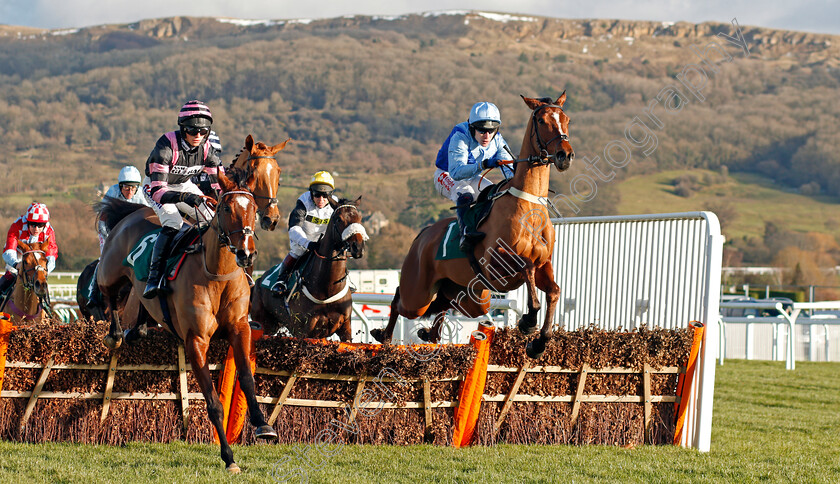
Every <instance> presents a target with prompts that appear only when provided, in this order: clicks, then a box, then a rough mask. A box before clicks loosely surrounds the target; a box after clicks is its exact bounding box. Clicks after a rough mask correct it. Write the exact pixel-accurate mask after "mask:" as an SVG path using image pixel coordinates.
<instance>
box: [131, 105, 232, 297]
mask: <svg viewBox="0 0 840 484" xmlns="http://www.w3.org/2000/svg"><path fill="white" fill-rule="evenodd" d="M212 124H213V115H212V114H211V113H210V108H209V107H207V105H206V104H204V103H203V102H201V101H189V102H187V103H186V104H184V106H183V107H181V111H180V112H179V113H178V126H179V127H180V129H179V130H178V131H172V132H169V133H166V134H164V135H163V136H161V137H160V138H159V139H158V140H157V143H155V147H154V149H152V152H151V153H150V154H149V158H148V160H146V178H145V179H144V180H143V193H144V195H145V196H146V200H147V201H148V202H149V204H150V205H151V207H152V209H154V211H155V213H156V214H157V216H158V218H159V219H160V224H161V226H162V227H163V228H162V230H161V232H160V234H159V235H158V238H157V240H156V241H155V247H154V250H153V251H152V265H151V267H150V270H149V280H148V282H147V283H146V289H145V291H143V297H144V298H146V299H152V298H154V297H155V296H156V295H157V294H158V291H159V290H161V289H165V278H164V277H162V276H163V272H164V265H165V261H166V256H167V255H168V252H169V245H170V244H171V242H172V239H173V238H174V236H175V234H176V233H177V232H178V230H179V229H180V228H181V225H183V223H184V219H183V218H182V217H181V212H184V213H188V212H191V211H192V210H191V209H194V210H197V211H198V217H199V221H201V219H203V220H208V221H209V220H210V219H211V218H213V210H212V209H211V208H210V207H209V206H208V205H207V204H206V203H205V200H204V194H203V193H202V192H201V190H200V189H199V188H198V186H196V185H195V183H193V182H192V181H191V180H190V179H191V178H192V177H193V176H194V175H196V174H198V173H200V172H201V171H204V172H205V173H207V174H208V175H209V176H210V177H211V179H212V181H213V185H212V188H213V189H215V190H218V189H219V186H218V182H217V181H216V175H217V173H218V172H219V170H223V168H222V166H221V165H222V162H221V160H219V156H218V154H217V153H216V149H215V148H214V147H213V146H212V145H211V143H210V141H209V140H208V137H209V134H210V127H211V126H212ZM193 207H194V208H193Z"/></svg>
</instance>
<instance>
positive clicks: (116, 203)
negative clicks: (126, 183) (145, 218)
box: [93, 197, 146, 230]
mask: <svg viewBox="0 0 840 484" xmlns="http://www.w3.org/2000/svg"><path fill="white" fill-rule="evenodd" d="M141 208H146V206H145V205H142V204H139V203H131V202H126V201H124V200H119V199H117V198H111V197H105V198H103V199H102V201H101V202H96V203H95V204H93V211H94V212H96V213H98V214H99V217H100V220H103V221H104V222H105V226H106V227H108V230H111V229H113V228H114V227H115V226H116V225H117V224H118V223H119V221H120V220H122V219H124V218H126V217H127V216H129V215H131V214H132V213H134V212H136V211H138V210H140V209H141Z"/></svg>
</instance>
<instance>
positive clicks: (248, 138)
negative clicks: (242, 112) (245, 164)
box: [245, 134, 254, 153]
mask: <svg viewBox="0 0 840 484" xmlns="http://www.w3.org/2000/svg"><path fill="white" fill-rule="evenodd" d="M253 147H254V137H253V136H251V135H250V134H249V135H248V136H246V137H245V149H246V150H247V151H248V152H249V153H250V152H251V148H253Z"/></svg>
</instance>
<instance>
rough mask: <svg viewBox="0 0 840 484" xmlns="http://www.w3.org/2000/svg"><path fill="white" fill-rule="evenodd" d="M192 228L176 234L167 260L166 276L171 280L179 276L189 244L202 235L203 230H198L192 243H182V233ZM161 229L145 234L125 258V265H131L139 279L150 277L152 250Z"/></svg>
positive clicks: (144, 279)
mask: <svg viewBox="0 0 840 484" xmlns="http://www.w3.org/2000/svg"><path fill="white" fill-rule="evenodd" d="M190 229H191V228H188V229H186V230H184V229H182V231H181V232H179V233H178V235H176V236H175V241H174V242H173V243H172V245H173V249H172V253H171V254H169V257H168V258H167V260H166V278H167V279H169V280H170V281H171V280H174V279H175V277H177V276H178V271H179V270H180V269H181V265H182V264H183V262H184V258H186V256H187V254H188V253H189V251H187V250H186V249H187V248H188V247H189V245H191V244H194V243H195V242H196V241H197V240H198V238H199V237H201V232H200V231H198V232H195V238H193V239H192V240H191V241H190V244H184V243H182V242H181V241H180V240H179V238H181V239H183V236H182V233H188V232H190V231H191V230H190ZM160 230H161V229H155V230H153V231H151V232H149V233H148V234H146V235H145V236H143V238H141V239H140V240H139V241H138V242H137V244H135V245H134V248H133V249H131V251H130V252H129V253H128V255H127V256H125V259H124V260H123V265H125V266H128V267H131V268H132V269H133V270H134V277H135V278H137V280H138V281H146V280H148V279H149V268H150V266H151V264H152V250H153V249H154V247H155V241H156V240H157V237H158V234H159V233H160ZM179 236H180V237H179Z"/></svg>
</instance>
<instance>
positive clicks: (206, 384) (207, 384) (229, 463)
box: [184, 331, 240, 474]
mask: <svg viewBox="0 0 840 484" xmlns="http://www.w3.org/2000/svg"><path fill="white" fill-rule="evenodd" d="M208 346H210V341H209V340H205V339H199V338H198V337H196V335H195V334H193V333H192V331H190V332H189V333H188V334H187V338H186V341H184V348H185V350H186V353H187V358H189V360H190V366H192V369H193V373H194V376H195V379H196V380H197V381H198V386H199V387H201V393H202V394H203V395H204V402H205V403H206V406H207V416H208V418H210V423H212V424H213V428H215V429H216V435H218V436H219V447H221V454H222V460H223V461H224V462H225V469H227V471H228V472H230V473H231V474H239V472H240V471H239V466H238V465H236V462H234V461H233V451H232V450H231V448H230V444H228V441H227V437H226V435H225V428H224V425H222V418H223V416H224V410H223V409H222V402H221V401H219V395H218V394H217V393H216V388H214V387H213V380H212V379H211V378H210V367H209V366H207V348H208Z"/></svg>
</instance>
